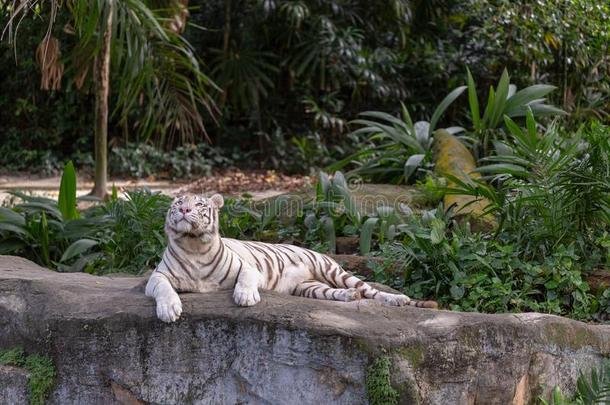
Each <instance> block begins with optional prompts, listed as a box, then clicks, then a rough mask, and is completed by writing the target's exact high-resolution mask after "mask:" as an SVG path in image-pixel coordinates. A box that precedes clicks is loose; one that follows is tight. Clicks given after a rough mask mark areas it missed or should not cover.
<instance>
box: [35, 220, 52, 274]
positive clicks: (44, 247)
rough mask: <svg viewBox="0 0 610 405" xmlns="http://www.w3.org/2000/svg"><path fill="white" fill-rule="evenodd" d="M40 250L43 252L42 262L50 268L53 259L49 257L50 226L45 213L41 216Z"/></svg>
mask: <svg viewBox="0 0 610 405" xmlns="http://www.w3.org/2000/svg"><path fill="white" fill-rule="evenodd" d="M39 229H40V235H39V236H40V240H39V241H38V242H39V243H40V248H41V251H42V260H43V262H44V264H45V265H46V266H47V267H49V266H50V265H51V258H50V256H49V226H48V224H47V214H46V213H45V212H44V211H43V212H42V215H41V216H40V228H39Z"/></svg>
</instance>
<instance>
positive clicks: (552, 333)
mask: <svg viewBox="0 0 610 405" xmlns="http://www.w3.org/2000/svg"><path fill="white" fill-rule="evenodd" d="M544 332H545V333H544V334H545V336H546V338H547V340H548V341H549V342H551V343H554V344H556V345H557V346H561V347H570V348H572V349H580V348H583V347H585V346H598V347H599V346H600V341H599V337H598V336H597V335H596V334H595V332H592V331H590V330H587V329H586V328H582V327H578V326H576V327H573V326H571V325H565V324H561V323H553V324H548V325H546V326H545V330H544Z"/></svg>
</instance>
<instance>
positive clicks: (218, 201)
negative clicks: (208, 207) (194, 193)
mask: <svg viewBox="0 0 610 405" xmlns="http://www.w3.org/2000/svg"><path fill="white" fill-rule="evenodd" d="M210 201H212V204H214V206H215V207H216V208H222V206H223V205H225V200H224V198H222V196H221V195H220V194H214V195H213V196H211V197H210Z"/></svg>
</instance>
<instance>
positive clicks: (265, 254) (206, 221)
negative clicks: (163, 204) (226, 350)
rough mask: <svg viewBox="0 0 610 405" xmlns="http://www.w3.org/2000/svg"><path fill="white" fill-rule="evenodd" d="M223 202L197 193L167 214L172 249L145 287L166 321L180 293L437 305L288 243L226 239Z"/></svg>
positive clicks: (176, 310)
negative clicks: (383, 287) (263, 293)
mask: <svg viewBox="0 0 610 405" xmlns="http://www.w3.org/2000/svg"><path fill="white" fill-rule="evenodd" d="M223 203H224V201H223V198H222V196H220V195H218V194H216V195H214V196H212V197H211V198H209V199H208V198H205V197H202V196H197V195H186V196H180V197H177V198H176V199H175V200H174V202H173V203H172V206H171V208H170V210H169V211H168V213H167V217H166V222H165V232H166V234H167V236H168V246H167V248H166V250H165V252H164V254H163V258H162V260H161V262H160V263H159V265H158V266H157V268H156V269H155V271H154V272H153V274H152V275H151V277H150V279H149V281H148V284H147V286H146V295H147V296H150V297H154V298H155V299H156V301H157V315H158V317H159V318H160V319H161V320H163V321H165V322H172V321H175V320H176V319H178V318H179V317H180V314H181V312H182V304H181V302H180V298H179V297H178V294H177V293H178V292H187V291H188V292H206V291H212V290H218V289H233V299H234V300H235V303H236V304H238V305H240V306H250V305H255V304H256V303H258V302H259V301H260V295H259V292H258V291H259V289H263V290H274V291H279V292H282V293H286V294H292V295H297V296H302V297H308V298H316V299H326V300H337V301H353V300H357V299H361V298H367V299H374V300H377V301H380V302H382V303H384V304H388V305H397V306H403V305H414V306H418V307H421V306H427V307H430V306H433V305H429V304H428V303H427V302H417V301H412V300H410V299H409V298H408V297H407V296H406V295H400V294H389V293H385V292H381V291H379V290H377V289H375V288H373V287H371V286H370V285H369V284H367V283H365V282H364V281H362V280H360V279H358V278H357V277H355V276H352V275H351V274H349V273H347V272H346V271H345V270H343V269H342V268H341V266H340V265H339V264H338V263H337V262H335V261H334V260H332V259H331V258H329V257H328V256H325V255H323V254H320V253H317V252H314V251H311V250H308V249H303V248H299V247H296V246H292V245H286V244H269V243H262V242H246V241H239V240H235V239H229V238H221V237H220V234H219V232H218V210H219V209H220V208H221V207H222V205H223Z"/></svg>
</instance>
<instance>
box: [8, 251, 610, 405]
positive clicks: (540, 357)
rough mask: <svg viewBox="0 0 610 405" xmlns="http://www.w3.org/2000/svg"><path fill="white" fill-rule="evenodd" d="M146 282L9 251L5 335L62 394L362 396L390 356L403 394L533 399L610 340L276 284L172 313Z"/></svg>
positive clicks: (253, 398) (319, 399)
mask: <svg viewBox="0 0 610 405" xmlns="http://www.w3.org/2000/svg"><path fill="white" fill-rule="evenodd" d="M141 282H142V280H141V279H139V278H120V277H118V278H110V277H94V276H90V275H87V274H80V273H79V274H60V273H55V272H52V271H49V270H45V269H42V268H40V267H38V266H36V265H34V264H32V263H31V262H28V261H26V260H24V259H20V258H15V257H9V256H0V349H8V348H12V347H16V346H20V347H23V348H24V349H25V351H26V352H28V353H32V352H38V353H42V354H47V355H49V356H50V357H51V358H52V359H53V361H54V363H55V366H56V369H57V381H56V384H55V387H54V389H53V391H52V392H51V395H50V402H51V403H54V404H115V403H130V404H139V403H163V404H178V403H180V404H182V403H199V404H210V403H214V404H223V403H226V404H236V403H240V404H246V403H248V404H296V403H338V404H362V403H366V402H367V392H366V382H367V378H370V377H371V376H370V374H369V375H368V376H367V370H368V367H369V366H370V364H372V363H373V362H375V360H376V359H379V358H380V357H381V356H388V357H389V358H390V360H391V376H392V381H391V382H392V385H393V387H394V388H395V389H396V390H397V391H398V392H399V393H400V403H402V404H511V403H512V404H523V403H528V402H530V401H532V400H533V399H535V398H536V397H537V396H538V395H545V394H548V392H549V391H550V390H551V389H552V387H553V386H555V385H560V386H561V387H562V388H563V390H564V392H571V391H573V389H574V383H575V380H576V377H577V375H578V372H579V371H580V370H588V369H589V368H591V367H593V366H595V365H597V364H599V363H600V362H601V360H602V358H603V357H605V356H608V355H609V354H610V326H599V325H587V324H584V323H581V322H576V321H571V320H568V319H563V318H560V317H556V316H546V315H541V314H519V315H482V314H468V313H456V312H448V311H434V310H427V309H418V308H411V307H407V308H390V307H383V306H380V305H378V304H377V303H375V302H371V301H361V302H352V303H339V302H327V301H317V300H311V299H304V298H297V297H286V296H282V295H279V294H276V293H264V294H262V297H263V300H262V302H261V303H260V304H259V305H257V306H255V307H252V308H238V307H236V306H235V305H234V304H233V303H232V301H231V294H230V293H229V292H217V293H208V294H184V295H182V300H183V308H184V312H183V317H182V319H181V320H180V321H179V322H177V323H175V324H170V325H168V324H163V323H161V322H159V321H158V320H157V319H156V318H155V311H154V305H153V302H152V300H151V299H149V298H146V297H145V296H144V294H143V293H142V292H141V290H140V288H139V287H138V285H139V284H141ZM8 374H10V372H9V373H8ZM2 375H3V374H2V373H0V379H1V378H16V377H14V376H13V377H10V376H9V377H6V376H5V377H2ZM1 381H8V380H7V379H2V380H1ZM10 388H11V387H4V386H0V402H1V400H2V396H3V395H4V396H5V397H4V398H6V395H8V394H7V392H9V391H7V389H10ZM17 389H20V388H19V387H17Z"/></svg>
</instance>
